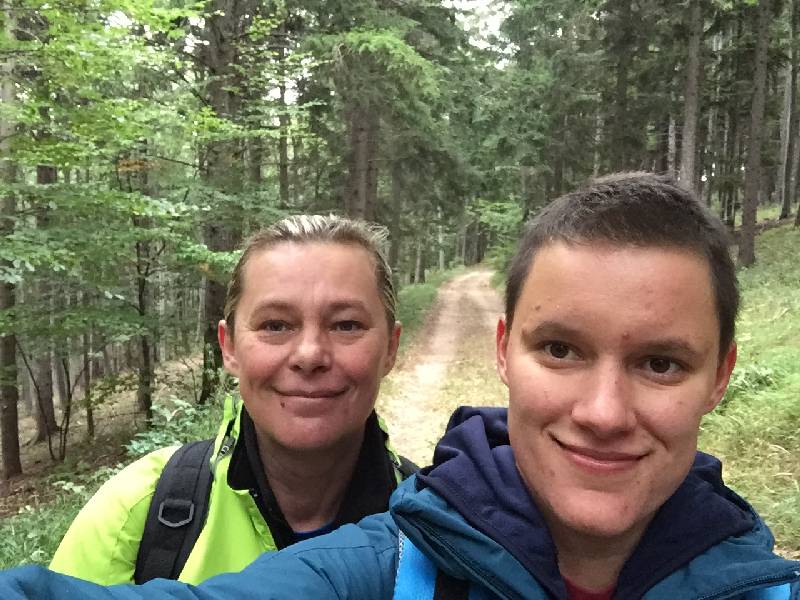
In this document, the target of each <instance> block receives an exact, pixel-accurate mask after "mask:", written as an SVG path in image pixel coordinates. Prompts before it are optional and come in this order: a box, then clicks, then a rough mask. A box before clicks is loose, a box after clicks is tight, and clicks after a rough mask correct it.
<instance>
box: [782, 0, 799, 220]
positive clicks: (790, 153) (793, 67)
mask: <svg viewBox="0 0 800 600" xmlns="http://www.w3.org/2000/svg"><path fill="white" fill-rule="evenodd" d="M798 27H800V0H793V2H792V19H791V52H790V56H791V64H790V67H789V80H788V82H787V87H788V89H787V93H788V96H789V103H788V104H789V109H788V113H789V114H788V125H787V128H786V129H787V132H786V135H787V144H786V152H785V154H784V155H783V156H782V157H781V159H782V160H781V164H782V167H783V179H782V180H779V181H778V184H779V185H780V186H781V198H780V200H781V212H780V218H781V219H785V218H787V217H788V216H789V214H790V213H791V212H792V201H793V200H794V193H795V183H794V177H795V172H794V168H793V165H794V160H793V159H794V155H795V148H796V143H797V131H798V120H799V119H798V114H797V73H798V69H799V68H800V48H798V39H797V38H798Z"/></svg>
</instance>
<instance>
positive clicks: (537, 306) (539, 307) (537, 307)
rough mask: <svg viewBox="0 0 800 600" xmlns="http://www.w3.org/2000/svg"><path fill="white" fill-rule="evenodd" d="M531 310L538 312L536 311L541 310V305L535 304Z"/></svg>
mask: <svg viewBox="0 0 800 600" xmlns="http://www.w3.org/2000/svg"><path fill="white" fill-rule="evenodd" d="M533 310H537V311H538V310H542V305H541V304H537V305H536V306H535V307H534V308H533Z"/></svg>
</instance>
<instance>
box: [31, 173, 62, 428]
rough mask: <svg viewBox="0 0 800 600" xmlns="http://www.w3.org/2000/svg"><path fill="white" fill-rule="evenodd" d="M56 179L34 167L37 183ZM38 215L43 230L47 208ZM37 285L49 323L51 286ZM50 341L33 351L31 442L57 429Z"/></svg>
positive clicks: (54, 176) (48, 182)
mask: <svg viewBox="0 0 800 600" xmlns="http://www.w3.org/2000/svg"><path fill="white" fill-rule="evenodd" d="M56 181H57V171H56V168H55V167H51V166H48V165H39V166H38V167H36V183H37V184H39V185H52V184H54V183H56ZM41 211H42V214H41V216H40V217H39V219H38V226H39V227H40V228H42V229H46V228H47V227H48V226H49V221H50V216H49V214H48V209H46V208H42V209H41ZM36 287H37V292H36V294H37V296H38V297H39V301H40V302H43V303H44V306H45V307H47V308H46V310H47V311H48V313H49V319H48V320H49V321H50V323H52V306H51V296H52V286H51V284H50V282H49V281H47V280H46V279H42V280H40V281H39V283H38V285H37V286H36ZM52 355H53V351H52V344H51V340H50V338H49V336H46V339H45V347H44V348H42V349H41V350H40V351H39V352H38V353H37V358H36V365H35V367H34V372H35V375H36V402H35V408H34V415H35V419H36V436H35V438H34V442H43V441H45V440H46V439H47V438H48V437H49V436H50V435H52V434H53V433H55V432H56V431H57V430H58V424H57V423H56V411H55V407H54V406H53V364H52V363H53V360H52V358H53V357H52Z"/></svg>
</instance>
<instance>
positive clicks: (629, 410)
mask: <svg viewBox="0 0 800 600" xmlns="http://www.w3.org/2000/svg"><path fill="white" fill-rule="evenodd" d="M590 380H591V383H588V382H587V386H586V389H585V391H583V392H582V393H580V397H579V398H578V400H577V401H576V402H575V404H574V405H573V407H572V420H573V421H574V422H575V423H576V424H577V425H579V426H581V427H584V428H586V429H589V430H590V431H592V433H593V434H594V435H596V436H597V437H599V438H611V437H614V436H617V435H621V434H624V433H627V432H629V431H631V430H632V429H633V428H634V427H635V425H636V414H635V411H634V407H633V398H632V389H631V385H632V384H631V382H630V381H629V377H628V375H627V373H626V369H625V366H624V365H618V364H602V363H598V364H597V365H596V366H595V368H594V369H592V371H591V375H590Z"/></svg>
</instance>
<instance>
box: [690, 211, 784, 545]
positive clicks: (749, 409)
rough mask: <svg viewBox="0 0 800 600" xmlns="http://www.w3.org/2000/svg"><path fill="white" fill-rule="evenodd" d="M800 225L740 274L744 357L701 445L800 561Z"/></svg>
mask: <svg viewBox="0 0 800 600" xmlns="http://www.w3.org/2000/svg"><path fill="white" fill-rule="evenodd" d="M798 250H800V230H797V229H794V228H792V227H790V226H784V227H780V228H777V229H773V230H770V231H766V232H764V233H762V234H761V235H760V236H759V237H758V238H757V247H756V255H757V257H758V263H757V264H756V265H755V266H754V267H751V268H749V269H744V270H741V271H740V272H739V282H740V285H741V289H742V310H741V313H740V317H739V322H738V324H737V336H736V338H737V342H738V348H739V357H738V362H737V366H736V369H735V370H734V373H733V376H732V378H731V385H730V387H729V388H728V393H727V394H726V396H725V399H724V400H723V402H722V403H721V405H720V406H719V408H718V409H717V410H716V411H715V412H714V413H712V414H711V415H709V416H708V417H707V418H706V419H705V421H704V423H703V430H702V434H701V448H702V449H703V450H706V451H708V452H711V453H712V454H715V455H716V456H718V457H719V458H720V459H722V462H723V464H724V465H725V479H726V483H728V485H730V486H731V487H732V488H733V489H735V490H736V491H737V492H738V493H740V494H741V495H742V496H744V497H745V498H747V500H748V501H750V502H751V503H752V504H753V505H754V506H755V507H756V509H757V510H758V511H759V513H760V514H761V516H762V517H763V518H764V520H765V521H766V522H767V523H768V524H769V526H770V528H771V529H772V530H773V532H774V533H775V537H776V540H777V545H778V548H779V549H780V550H781V551H782V552H783V553H785V554H788V555H790V556H794V557H798V558H800V401H799V400H798V399H800V261H798V259H797V253H798Z"/></svg>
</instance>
